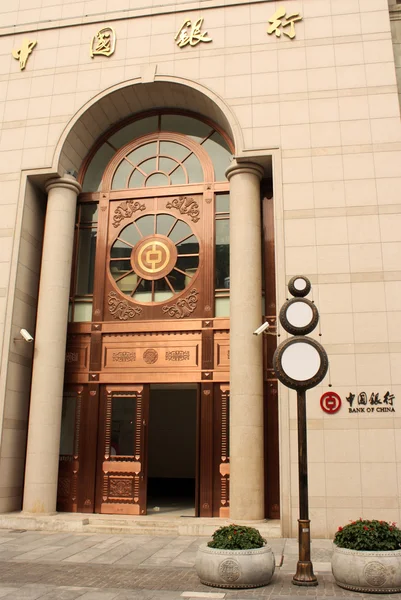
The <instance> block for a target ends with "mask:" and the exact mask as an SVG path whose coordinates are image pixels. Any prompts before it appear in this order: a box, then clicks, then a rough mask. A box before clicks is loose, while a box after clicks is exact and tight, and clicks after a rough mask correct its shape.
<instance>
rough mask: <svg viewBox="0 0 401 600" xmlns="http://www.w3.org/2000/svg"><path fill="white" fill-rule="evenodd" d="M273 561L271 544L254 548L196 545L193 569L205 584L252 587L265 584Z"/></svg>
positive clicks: (272, 569)
mask: <svg viewBox="0 0 401 600" xmlns="http://www.w3.org/2000/svg"><path fill="white" fill-rule="evenodd" d="M275 565H276V562H275V558H274V554H273V552H272V549H271V548H270V546H268V545H265V546H263V547H262V548H255V549H253V550H219V549H217V548H209V547H208V546H207V544H202V546H200V547H199V549H198V553H197V555H196V562H195V568H196V572H197V574H198V577H199V579H200V580H201V582H202V583H204V584H205V585H211V586H213V587H221V588H254V587H261V586H262V585H267V584H268V583H269V582H270V580H271V578H272V577H273V573H274V568H275Z"/></svg>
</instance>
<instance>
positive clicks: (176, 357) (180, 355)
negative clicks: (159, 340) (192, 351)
mask: <svg viewBox="0 0 401 600" xmlns="http://www.w3.org/2000/svg"><path fill="white" fill-rule="evenodd" d="M166 360H168V361H170V360H171V361H176V362H181V361H184V360H189V352H188V350H170V351H167V352H166Z"/></svg>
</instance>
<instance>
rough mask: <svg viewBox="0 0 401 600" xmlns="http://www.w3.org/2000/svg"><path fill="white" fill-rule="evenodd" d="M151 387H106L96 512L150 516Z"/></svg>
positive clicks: (100, 422)
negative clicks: (147, 457) (148, 493)
mask: <svg viewBox="0 0 401 600" xmlns="http://www.w3.org/2000/svg"><path fill="white" fill-rule="evenodd" d="M148 415H149V386H146V385H132V386H117V385H115V386H114V385H113V386H110V385H108V386H105V387H104V389H103V392H102V398H101V407H100V416H99V443H98V448H99V450H98V468H97V482H96V512H98V513H105V514H125V515H145V514H146V481H147V477H146V471H147V465H146V447H147V422H148Z"/></svg>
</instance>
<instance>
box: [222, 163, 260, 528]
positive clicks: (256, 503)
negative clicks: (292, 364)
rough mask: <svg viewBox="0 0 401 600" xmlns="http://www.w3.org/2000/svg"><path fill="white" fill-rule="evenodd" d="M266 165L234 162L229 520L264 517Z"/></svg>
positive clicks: (231, 178) (229, 173)
mask: <svg viewBox="0 0 401 600" xmlns="http://www.w3.org/2000/svg"><path fill="white" fill-rule="evenodd" d="M262 175H263V169H262V167H260V166H259V165H257V164H253V163H248V162H246V163H233V164H232V165H231V166H230V167H229V168H228V169H227V172H226V176H227V179H228V180H229V181H230V323H231V325H230V327H231V330H230V519H231V520H234V521H238V520H246V521H248V520H260V519H264V514H265V511H264V461H263V360H262V359H263V351H262V336H255V335H253V332H254V331H255V329H256V328H257V327H259V325H260V324H261V322H262V240H261V235H262V232H261V202H260V180H261V178H262Z"/></svg>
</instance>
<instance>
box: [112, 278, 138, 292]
mask: <svg viewBox="0 0 401 600" xmlns="http://www.w3.org/2000/svg"><path fill="white" fill-rule="evenodd" d="M137 282H138V275H137V274H136V273H129V274H127V275H126V276H125V277H123V278H122V279H120V281H117V285H118V287H119V288H120V290H121V291H122V293H123V294H131V293H132V292H133V291H134V289H135V288H136V284H137Z"/></svg>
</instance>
